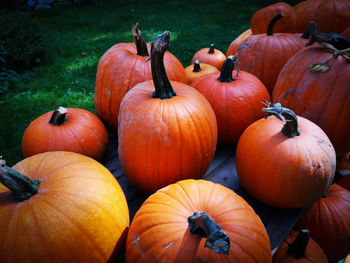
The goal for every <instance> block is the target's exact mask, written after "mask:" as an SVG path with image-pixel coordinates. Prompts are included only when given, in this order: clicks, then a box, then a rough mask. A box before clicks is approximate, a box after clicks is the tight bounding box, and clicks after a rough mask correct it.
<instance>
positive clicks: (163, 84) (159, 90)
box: [151, 31, 176, 99]
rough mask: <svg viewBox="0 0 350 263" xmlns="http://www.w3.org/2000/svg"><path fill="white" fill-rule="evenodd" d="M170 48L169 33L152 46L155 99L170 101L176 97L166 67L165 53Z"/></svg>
mask: <svg viewBox="0 0 350 263" xmlns="http://www.w3.org/2000/svg"><path fill="white" fill-rule="evenodd" d="M169 46H170V34H169V31H165V32H164V33H163V34H161V35H158V36H157V37H156V38H155V39H154V41H153V42H152V45H151V70H152V77H153V83H154V88H155V92H153V98H160V99H170V98H172V97H173V96H176V93H175V91H174V90H173V87H172V86H171V83H170V81H169V78H168V76H167V74H166V71H165V67H164V53H165V52H166V51H167V49H168V48H169Z"/></svg>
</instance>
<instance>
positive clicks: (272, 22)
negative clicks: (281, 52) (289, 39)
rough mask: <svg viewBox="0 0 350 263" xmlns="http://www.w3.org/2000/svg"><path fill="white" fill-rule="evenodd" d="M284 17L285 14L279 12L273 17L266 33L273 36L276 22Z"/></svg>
mask: <svg viewBox="0 0 350 263" xmlns="http://www.w3.org/2000/svg"><path fill="white" fill-rule="evenodd" d="M282 17H284V15H283V14H282V13H279V14H277V15H275V16H274V17H273V18H272V19H271V21H270V23H269V24H268V25H267V30H266V35H268V36H273V28H274V27H275V24H276V22H277V21H278V20H280V19H281V18H282Z"/></svg>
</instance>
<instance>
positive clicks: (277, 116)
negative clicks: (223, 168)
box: [0, 0, 350, 263]
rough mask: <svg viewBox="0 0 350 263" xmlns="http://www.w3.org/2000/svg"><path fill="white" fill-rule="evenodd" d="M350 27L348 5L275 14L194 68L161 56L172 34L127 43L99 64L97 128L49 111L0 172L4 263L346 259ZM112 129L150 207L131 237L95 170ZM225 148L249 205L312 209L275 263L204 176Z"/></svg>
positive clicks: (238, 204)
mask: <svg viewBox="0 0 350 263" xmlns="http://www.w3.org/2000/svg"><path fill="white" fill-rule="evenodd" d="M331 2H332V3H331ZM339 10H340V11H339ZM338 11H339V12H341V13H342V14H344V16H342V17H339V16H337V15H336V14H337V12H338ZM332 12H333V13H334V14H333V13H332ZM282 14H283V15H282ZM310 20H313V21H314V22H312V23H310V24H309V21H310ZM348 21H350V2H348V1H342V0H335V1H328V0H321V1H316V0H307V1H304V2H301V3H299V4H297V5H296V6H294V7H292V6H290V5H288V4H286V3H276V4H273V5H271V6H268V7H266V8H263V9H260V10H258V11H257V12H256V13H255V14H254V16H253V17H252V24H251V29H249V30H247V31H246V32H244V33H243V34H242V35H240V36H239V37H238V38H237V39H235V40H234V41H233V42H232V43H231V45H230V46H229V48H228V50H227V53H226V55H224V54H223V53H222V52H221V51H219V50H217V49H215V47H214V45H211V46H210V47H209V48H204V49H201V50H200V51H198V52H197V53H196V54H195V55H194V57H193V59H192V64H191V65H190V66H188V67H187V68H184V67H183V66H182V64H181V62H180V61H179V60H178V59H177V58H176V57H175V56H174V55H172V54H171V53H170V52H168V51H167V49H168V48H169V45H170V33H169V32H168V31H165V32H164V33H163V34H161V35H159V36H157V37H156V38H155V39H154V41H153V42H152V43H151V45H147V44H146V43H145V41H144V40H143V37H142V35H141V32H140V31H139V30H138V25H136V26H135V27H134V28H133V30H132V33H133V37H134V42H133V43H118V44H116V45H114V46H113V47H111V48H110V49H109V50H108V51H106V53H105V54H104V55H103V56H102V57H101V59H100V62H99V64H98V68H97V76H96V88H95V100H94V102H95V109H96V113H97V116H98V117H97V116H96V115H94V114H92V113H91V112H89V111H86V110H83V109H73V108H63V107H59V108H58V109H56V110H54V111H51V112H49V113H46V114H44V115H42V116H40V117H38V118H37V119H35V120H34V121H33V122H32V123H31V124H30V125H29V126H28V128H27V129H26V131H25V133H24V136H23V140H22V149H23V155H24V157H26V159H24V160H23V161H21V162H19V163H18V164H16V165H15V166H14V167H12V168H9V167H7V166H6V165H5V163H4V162H1V163H0V182H1V183H2V184H3V185H4V186H1V185H0V204H1V205H0V237H1V239H0V261H1V262H6V263H7V262H113V261H114V260H115V259H116V258H118V256H119V254H120V253H121V251H123V247H124V246H125V248H126V249H125V260H126V262H130V263H131V262H259V263H264V262H276V263H277V262H321V263H322V262H329V261H330V262H333V261H337V260H340V259H342V258H345V257H346V255H347V254H348V253H350V245H349V244H350V187H349V185H350V184H349V178H350V177H349V176H346V175H348V174H349V170H350V154H349V153H347V152H348V151H349V150H350V141H349V138H350V137H349V134H350V121H349V120H350V119H349V117H348V115H347V114H350V101H349V96H350V95H349V92H350V63H349V53H350V51H349V50H346V48H345V51H344V50H343V49H342V48H341V49H342V50H339V49H340V48H339V47H340V46H342V45H345V47H346V45H347V41H348V40H347V39H346V38H344V36H348V35H350V34H349V32H350V27H349V28H347V27H348V26H350V25H349V24H348V23H349V22H348ZM316 25H317V26H316ZM317 27H318V28H320V29H322V30H324V31H329V32H335V33H338V34H340V33H343V32H344V34H342V35H343V36H340V35H338V34H334V33H333V34H329V33H326V32H322V31H318V29H317ZM303 32H305V33H304V34H303V36H304V37H305V38H301V35H302V33H303ZM314 42H317V43H314ZM339 43H340V44H341V45H340V44H339ZM305 45H306V46H309V47H307V48H305ZM342 47H343V46H342ZM349 47H350V46H349ZM149 60H150V61H149ZM271 100H272V102H271ZM262 102H263V104H264V105H263V104H262ZM264 117H265V118H264ZM104 125H106V126H107V127H108V128H109V129H110V130H111V131H112V132H117V133H118V156H119V160H120V163H121V166H122V169H123V171H124V173H125V175H126V176H127V177H128V179H129V180H130V181H131V182H132V183H133V184H134V185H135V186H137V187H138V188H139V189H141V190H142V191H144V192H145V193H148V194H150V196H149V197H148V199H147V200H146V201H145V202H144V203H143V205H142V206H141V208H140V209H139V210H138V212H137V213H136V215H135V217H134V218H133V221H132V223H131V225H130V226H129V220H130V219H129V210H128V205H127V202H126V198H125V195H124V193H123V191H122V189H121V187H120V185H119V184H118V182H117V180H115V178H114V177H113V175H112V174H111V173H110V171H108V169H107V168H105V167H104V166H103V165H102V164H100V163H99V162H98V160H101V158H102V157H103V154H104V152H105V150H106V147H107V144H108V134H107V130H106V128H105V126H104ZM217 144H226V145H231V146H232V149H233V151H234V149H236V168H237V173H238V176H239V179H240V181H241V183H242V185H243V186H244V187H245V188H246V189H247V191H248V192H249V193H250V194H251V195H253V196H254V197H255V198H257V199H258V200H260V201H261V202H263V203H265V204H267V205H270V206H274V207H279V208H301V207H307V208H306V211H305V213H304V214H303V215H302V217H301V218H300V220H299V222H298V223H297V225H296V226H295V230H293V231H292V232H291V233H290V234H289V235H288V237H287V238H286V240H285V241H284V242H283V243H282V244H281V246H280V247H279V249H278V250H277V251H276V252H275V253H274V255H273V256H272V253H271V248H270V240H269V237H268V235H267V232H266V229H265V227H264V225H263V223H262V222H261V220H260V218H259V217H258V215H257V214H256V213H255V212H254V210H253V209H252V208H251V207H250V206H249V204H248V203H247V202H246V201H245V200H244V199H243V198H241V197H240V196H238V195H237V194H236V193H234V192H233V191H232V190H230V189H228V188H226V187H224V186H222V185H219V184H215V183H212V182H209V181H205V180H201V179H200V178H201V177H202V176H203V175H204V174H205V172H206V171H207V169H208V167H209V165H210V163H211V161H212V159H213V157H214V154H215V151H216V147H217ZM333 146H334V147H333ZM94 159H95V160H94ZM96 160H97V161H96ZM336 166H337V167H336ZM336 171H337V173H336ZM335 174H337V176H336V177H337V178H338V177H339V178H340V179H339V178H338V179H339V180H338V181H337V184H335V183H333V182H334V178H335V176H334V175H335ZM9 189H10V190H11V191H9ZM302 260H305V261H302ZM306 260H308V261H306Z"/></svg>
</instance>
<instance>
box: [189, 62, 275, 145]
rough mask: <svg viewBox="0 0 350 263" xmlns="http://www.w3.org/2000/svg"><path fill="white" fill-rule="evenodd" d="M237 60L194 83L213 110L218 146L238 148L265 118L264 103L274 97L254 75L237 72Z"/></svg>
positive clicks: (227, 63) (194, 86)
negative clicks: (248, 130)
mask: <svg viewBox="0 0 350 263" xmlns="http://www.w3.org/2000/svg"><path fill="white" fill-rule="evenodd" d="M235 62H236V57H233V56H229V57H228V58H227V59H226V61H225V63H224V66H223V67H222V69H221V72H217V73H211V74H207V75H205V76H202V77H201V78H199V79H197V80H196V81H195V82H193V83H192V87H193V88H195V89H196V90H198V91H199V92H200V93H202V94H203V95H204V96H205V97H206V99H207V100H208V101H209V103H210V105H211V106H212V108H213V110H214V112H215V115H216V119H217V125H218V142H219V143H221V144H232V145H236V144H237V141H238V139H239V136H241V134H242V133H243V131H244V130H245V129H246V128H247V127H248V126H249V125H250V124H252V123H253V122H254V121H256V120H258V119H261V118H262V117H264V113H263V112H262V111H261V101H262V100H263V99H265V100H269V98H270V95H269V93H268V92H267V90H266V88H265V86H264V84H263V83H262V82H261V81H260V80H259V79H258V78H257V77H255V76H254V75H252V74H250V73H248V72H244V71H239V73H238V72H237V71H236V70H235V71H233V68H234V64H235Z"/></svg>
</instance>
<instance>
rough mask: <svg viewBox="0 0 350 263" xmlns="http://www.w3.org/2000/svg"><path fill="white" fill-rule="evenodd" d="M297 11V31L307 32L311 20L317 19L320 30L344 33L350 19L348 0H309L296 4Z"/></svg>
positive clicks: (349, 3)
mask: <svg viewBox="0 0 350 263" xmlns="http://www.w3.org/2000/svg"><path fill="white" fill-rule="evenodd" d="M294 10H295V13H296V26H295V32H305V31H306V30H307V29H308V27H309V22H310V21H315V22H316V23H317V25H318V26H319V28H320V30H322V31H328V32H335V33H342V32H343V31H344V30H345V29H346V28H347V27H348V26H349V21H350V2H349V1H348V0H307V1H302V2H300V3H298V4H296V5H295V6H294Z"/></svg>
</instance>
